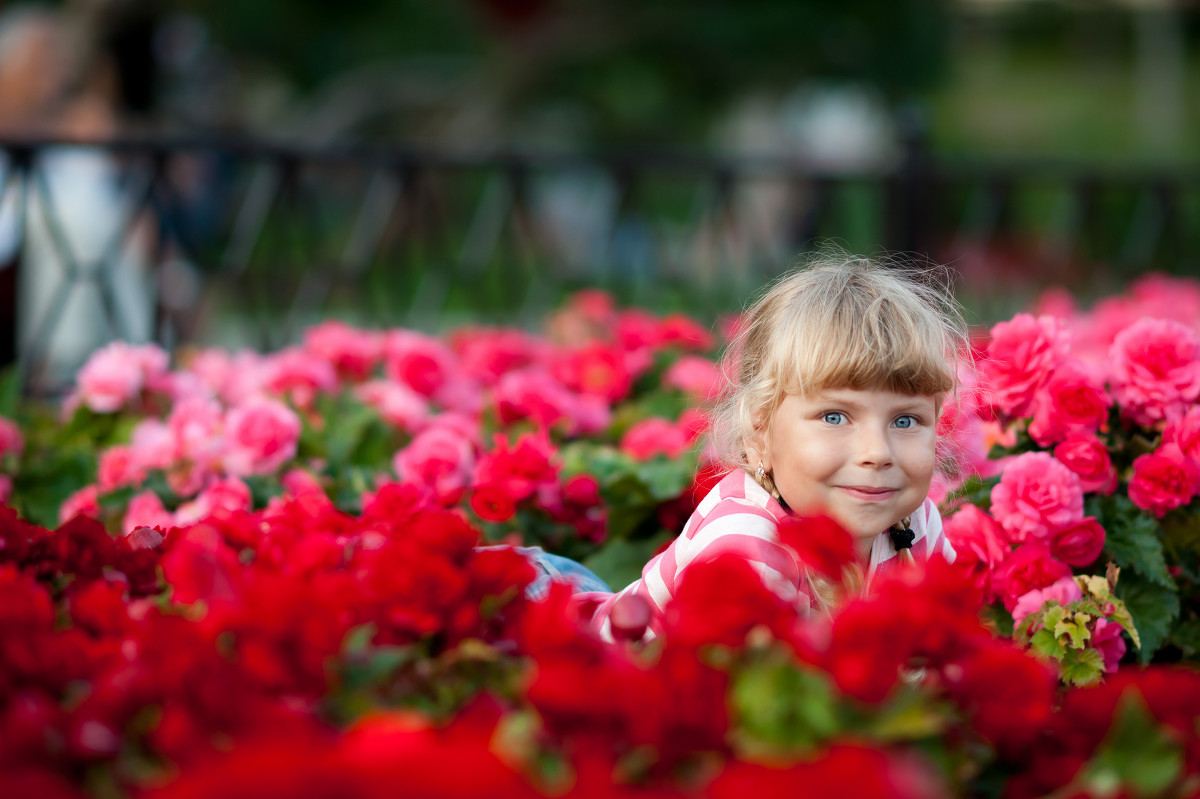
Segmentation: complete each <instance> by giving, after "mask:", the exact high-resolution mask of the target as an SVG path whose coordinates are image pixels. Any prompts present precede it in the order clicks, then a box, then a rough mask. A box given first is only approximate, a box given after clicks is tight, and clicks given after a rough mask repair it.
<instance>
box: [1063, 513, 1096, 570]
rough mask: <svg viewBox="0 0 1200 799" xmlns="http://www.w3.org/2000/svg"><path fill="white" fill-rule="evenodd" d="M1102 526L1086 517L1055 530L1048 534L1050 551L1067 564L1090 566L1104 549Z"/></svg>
mask: <svg viewBox="0 0 1200 799" xmlns="http://www.w3.org/2000/svg"><path fill="white" fill-rule="evenodd" d="M1104 538H1105V534H1104V528H1103V527H1101V526H1100V523H1099V522H1098V521H1096V520H1095V519H1093V518H1092V517H1090V516H1089V517H1088V518H1086V519H1083V520H1081V521H1078V522H1076V523H1075V524H1069V525H1067V526H1066V527H1062V528H1060V529H1058V530H1055V531H1054V532H1053V533H1052V534H1051V536H1050V552H1051V553H1052V554H1053V555H1054V557H1056V558H1058V559H1059V560H1061V561H1062V562H1063V563H1065V564H1067V565H1068V566H1080V567H1083V566H1090V565H1092V564H1093V563H1095V562H1096V558H1098V557H1100V552H1101V551H1102V550H1103V549H1104Z"/></svg>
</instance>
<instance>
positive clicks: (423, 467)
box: [392, 427, 475, 506]
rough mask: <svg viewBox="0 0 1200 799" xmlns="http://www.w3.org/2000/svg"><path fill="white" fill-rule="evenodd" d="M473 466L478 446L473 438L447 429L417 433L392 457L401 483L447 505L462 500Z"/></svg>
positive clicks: (430, 429)
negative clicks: (411, 484) (422, 490)
mask: <svg viewBox="0 0 1200 799" xmlns="http://www.w3.org/2000/svg"><path fill="white" fill-rule="evenodd" d="M474 466H475V447H474V446H473V445H472V444H471V441H470V439H468V438H466V437H465V436H463V435H461V434H459V433H458V432H456V431H454V430H452V429H450V428H448V427H431V428H429V429H427V430H424V431H422V432H421V433H418V434H417V436H416V438H414V439H413V440H412V441H411V442H409V444H408V446H406V447H404V448H403V449H401V450H400V451H398V452H397V453H396V455H395V456H394V457H393V458H392V468H393V469H394V470H395V471H396V475H397V476H398V477H399V478H400V479H401V480H403V481H405V482H408V483H413V484H414V485H417V486H420V487H422V488H424V489H426V490H427V491H429V493H430V494H431V495H432V496H433V498H434V499H435V500H436V501H437V502H438V503H439V504H442V505H447V506H449V505H453V504H454V503H456V502H458V501H459V500H460V499H462V495H463V492H464V491H465V490H466V488H467V486H468V485H469V484H470V482H471V471H472V469H473V468H474Z"/></svg>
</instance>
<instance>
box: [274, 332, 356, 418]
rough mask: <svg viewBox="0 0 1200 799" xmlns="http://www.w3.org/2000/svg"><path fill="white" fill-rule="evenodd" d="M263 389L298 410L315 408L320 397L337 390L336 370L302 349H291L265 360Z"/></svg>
mask: <svg viewBox="0 0 1200 799" xmlns="http://www.w3.org/2000/svg"><path fill="white" fill-rule="evenodd" d="M263 370H264V373H265V378H264V381H263V388H264V389H266V390H267V391H269V392H271V393H272V394H277V395H279V396H281V397H283V398H285V399H287V400H289V401H290V402H291V403H292V404H293V405H295V406H296V407H298V408H310V407H312V404H313V400H315V399H316V397H317V395H318V394H326V393H329V392H331V391H333V390H334V389H335V388H337V385H338V377H337V373H336V372H335V371H334V369H333V367H332V366H330V365H329V363H328V362H327V361H324V360H322V359H320V358H318V357H316V356H314V355H312V354H311V353H309V352H307V351H305V350H303V349H300V348H299V347H289V348H288V349H284V350H280V351H279V352H277V353H275V354H274V355H269V356H267V357H266V359H265V360H264V363H263Z"/></svg>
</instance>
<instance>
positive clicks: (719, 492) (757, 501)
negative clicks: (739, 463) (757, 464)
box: [696, 469, 787, 520]
mask: <svg viewBox="0 0 1200 799" xmlns="http://www.w3.org/2000/svg"><path fill="white" fill-rule="evenodd" d="M733 508H744V509H748V510H749V509H757V510H760V511H766V512H767V514H769V515H770V516H772V517H773V518H775V519H776V520H782V519H783V518H784V517H786V516H787V512H786V511H784V509H783V506H782V505H780V504H779V501H778V500H777V499H775V497H773V496H771V495H770V494H769V493H768V492H767V490H766V489H765V488H763V487H762V486H760V485H759V484H758V482H757V481H755V479H754V478H753V477H751V476H750V474H749V473H747V472H745V471H743V470H742V469H733V470H732V471H730V472H729V473H728V474H726V475H725V476H724V477H722V478H721V479H720V481H718V482H717V484H716V485H715V486H713V487H712V489H710V490H709V492H708V494H706V495H705V496H704V499H702V500H700V504H699V505H697V506H696V514H698V515H700V516H702V517H703V516H708V515H710V514H712V513H714V512H717V511H718V510H725V511H729V510H731V509H733ZM751 512H753V511H751Z"/></svg>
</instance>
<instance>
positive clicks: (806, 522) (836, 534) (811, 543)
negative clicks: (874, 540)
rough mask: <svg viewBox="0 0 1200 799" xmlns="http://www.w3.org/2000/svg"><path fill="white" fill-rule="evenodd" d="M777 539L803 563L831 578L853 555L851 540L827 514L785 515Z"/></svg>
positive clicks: (832, 578)
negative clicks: (799, 516) (801, 516)
mask: <svg viewBox="0 0 1200 799" xmlns="http://www.w3.org/2000/svg"><path fill="white" fill-rule="evenodd" d="M779 541H780V543H782V544H783V545H784V546H786V547H790V548H791V550H792V551H793V552H794V553H795V554H796V557H797V558H798V559H799V560H800V562H801V563H802V564H804V565H805V566H808V567H809V568H810V569H812V570H813V571H815V572H817V573H818V574H820V575H823V576H825V577H827V578H829V579H831V580H838V581H840V580H841V579H842V569H843V568H844V567H845V566H847V565H849V564H851V563H853V562H854V558H855V552H854V539H853V538H851V537H850V534H849V533H848V532H846V530H845V529H844V528H843V527H842V526H841V525H840V524H838V523H837V522H835V521H834V520H833V519H830V518H828V517H827V516H816V517H811V518H804V519H801V518H788V519H786V520H784V521H783V522H782V523H781V524H780V525H779Z"/></svg>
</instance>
